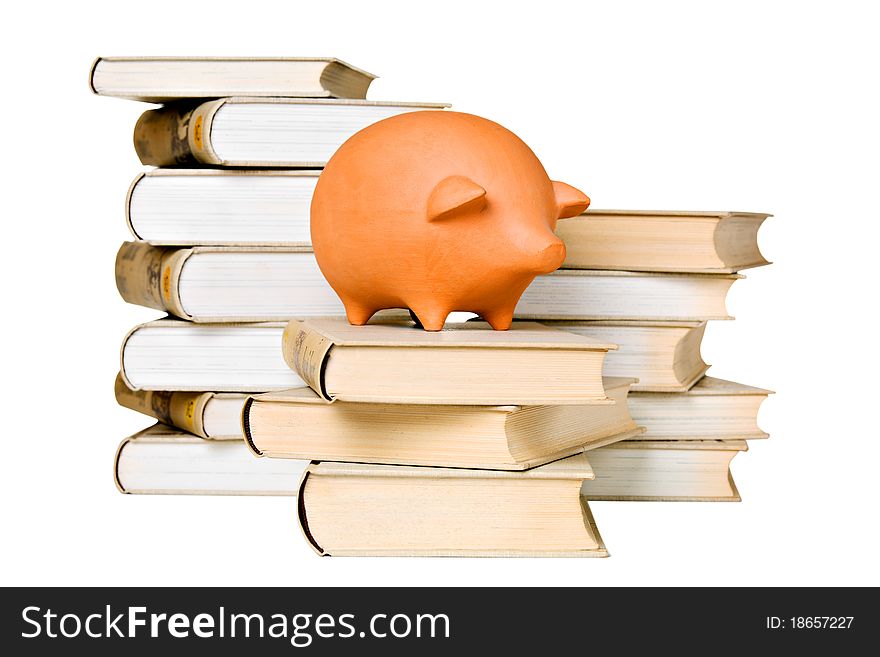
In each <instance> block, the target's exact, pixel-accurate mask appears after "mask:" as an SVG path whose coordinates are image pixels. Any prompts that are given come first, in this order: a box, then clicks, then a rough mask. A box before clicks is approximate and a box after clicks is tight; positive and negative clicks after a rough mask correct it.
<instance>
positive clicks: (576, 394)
mask: <svg viewBox="0 0 880 657" xmlns="http://www.w3.org/2000/svg"><path fill="white" fill-rule="evenodd" d="M616 348H617V347H616V346H615V345H612V344H608V343H606V342H602V341H599V340H595V339H592V338H588V337H585V336H580V335H575V334H573V333H566V332H565V331H559V330H557V329H554V328H550V327H548V326H543V325H542V324H537V323H534V322H514V323H513V325H512V326H511V327H510V330H507V331H493V330H492V329H491V328H490V327H489V325H488V324H486V323H485V322H473V321H471V322H464V323H459V324H447V325H446V328H444V329H443V330H442V331H436V332H429V331H424V330H422V329H421V328H416V327H415V326H414V325H413V324H412V323H392V322H388V323H380V324H367V325H365V326H352V325H351V324H349V323H348V322H347V321H346V320H345V319H344V318H326V319H312V320H308V321H300V320H293V321H291V322H290V323H289V324H288V325H287V328H286V329H285V330H284V336H283V339H282V353H283V354H284V360H285V362H286V363H287V364H288V365H289V366H290V367H291V368H292V369H293V370H295V371H296V372H297V374H299V375H300V376H301V377H302V379H303V380H304V381H305V382H306V383H308V384H309V386H311V388H312V389H313V390H314V391H315V392H317V393H318V394H319V395H320V396H321V397H323V398H324V399H326V400H328V401H332V400H335V399H339V400H340V401H350V402H369V403H394V404H466V405H474V404H476V405H546V404H552V405H558V404H591V403H600V404H606V403H607V404H611V403H613V401H612V400H611V399H609V398H608V396H607V395H606V393H605V388H604V386H603V382H602V363H603V361H604V360H605V354H606V353H607V352H608V350H609V349H616Z"/></svg>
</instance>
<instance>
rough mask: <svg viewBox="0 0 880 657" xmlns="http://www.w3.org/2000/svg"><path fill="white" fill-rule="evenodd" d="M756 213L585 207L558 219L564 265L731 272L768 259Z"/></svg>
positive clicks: (565, 267)
mask: <svg viewBox="0 0 880 657" xmlns="http://www.w3.org/2000/svg"><path fill="white" fill-rule="evenodd" d="M769 216H771V215H768V214H760V213H755V212H685V211H658V210H593V209H590V210H587V212H586V213H584V214H583V215H581V216H579V217H573V218H570V219H562V220H560V221H559V223H558V224H557V226H556V234H557V235H559V237H560V238H561V239H562V241H563V242H565V249H566V256H565V262H564V263H563V264H562V267H563V269H620V270H627V271H664V272H703V273H716V274H722V273H727V274H730V273H733V272H736V271H739V270H740V269H747V268H749V267H760V266H762V265H766V264H769V263H768V262H767V260H766V259H765V258H764V256H762V255H761V251H760V250H759V249H758V229H759V228H760V227H761V224H762V223H763V222H764V220H765V219H767V217H769Z"/></svg>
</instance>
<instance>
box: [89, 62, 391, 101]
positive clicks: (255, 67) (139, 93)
mask: <svg viewBox="0 0 880 657" xmlns="http://www.w3.org/2000/svg"><path fill="white" fill-rule="evenodd" d="M375 77H376V76H375V75H372V74H371V73H367V72H366V71H362V70H360V69H358V68H355V67H354V66H352V65H351V64H346V63H345V62H343V61H340V60H338V59H333V58H329V57H259V58H257V57H98V59H96V60H95V63H94V64H93V65H92V70H91V73H90V74H89V86H90V87H91V88H92V91H93V92H94V93H96V94H98V95H99V96H114V97H117V98H128V99H129V100H141V101H146V102H149V103H165V102H169V101H173V100H180V99H189V98H218V97H223V96H288V97H315V98H322V97H335V98H365V97H366V95H367V88H368V87H369V86H370V83H371V82H372V81H373V79H374V78H375Z"/></svg>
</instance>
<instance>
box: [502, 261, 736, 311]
mask: <svg viewBox="0 0 880 657" xmlns="http://www.w3.org/2000/svg"><path fill="white" fill-rule="evenodd" d="M738 278H743V277H742V276H741V275H738V274H669V273H656V272H630V271H607V270H603V271H591V270H574V269H559V270H557V271H555V272H553V273H551V274H546V275H544V276H538V277H537V278H535V280H534V281H532V284H531V285H529V287H528V288H526V291H525V292H524V293H523V295H522V297H521V298H520V300H519V303H518V304H517V306H516V311H515V313H514V317H516V318H518V319H582V320H587V319H608V320H621V319H624V320H654V321H685V322H701V321H705V320H708V319H732V317H731V316H730V315H728V314H727V307H726V305H725V299H726V297H727V291H728V290H729V289H730V286H731V285H733V283H734V281H736V280H737V279H738Z"/></svg>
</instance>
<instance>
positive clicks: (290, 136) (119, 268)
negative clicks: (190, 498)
mask: <svg viewBox="0 0 880 657" xmlns="http://www.w3.org/2000/svg"><path fill="white" fill-rule="evenodd" d="M374 77H375V76H373V75H372V74H370V73H366V72H365V71H362V70H360V69H357V68H355V67H353V66H350V65H349V64H346V63H344V62H341V61H339V60H336V59H328V58H274V59H273V58H269V59H266V58H261V59H241V58H167V57H158V58H156V57H145V58H144V57H134V58H130V57H110V58H99V59H97V60H96V61H95V63H94V65H93V67H92V70H91V73H90V78H89V82H90V86H91V89H92V91H93V92H94V93H96V94H98V95H104V96H110V97H117V98H124V99H128V100H135V101H142V102H149V103H158V104H160V105H161V106H160V107H158V108H157V109H151V110H148V111H146V112H145V113H144V114H143V115H142V116H141V117H140V119H139V120H138V122H137V125H136V126H135V129H134V145H135V149H136V151H137V154H138V156H139V158H140V160H141V162H142V163H143V164H145V165H149V166H151V167H155V168H151V169H149V170H148V171H146V172H142V173H140V174H138V175H137V177H136V178H135V179H134V181H133V183H132V184H131V187H130V188H129V190H128V195H127V198H126V220H127V223H128V227H129V229H130V231H131V233H132V235H133V236H134V238H135V241H130V242H126V243H124V244H123V245H122V246H121V248H120V249H119V252H118V254H117V259H116V282H117V287H118V289H119V292H120V294H121V295H122V297H123V298H124V299H125V300H126V301H128V302H130V303H134V304H138V305H142V306H146V307H150V308H155V309H157V310H161V311H163V312H166V313H168V315H167V316H166V317H163V318H161V319H157V320H155V321H152V322H148V323H146V324H143V325H141V326H136V327H135V328H133V329H132V330H131V331H130V332H129V334H128V335H127V336H126V337H125V339H124V341H123V345H122V351H121V367H120V371H119V374H118V376H117V379H116V386H115V390H116V398H117V400H118V401H119V403H120V404H122V405H123V406H127V407H130V408H132V409H135V410H137V411H140V412H142V413H145V414H147V415H150V416H152V417H154V418H157V419H159V420H160V424H158V425H156V426H154V427H151V428H149V429H147V430H145V431H143V432H141V433H140V434H138V439H137V440H132V441H124V442H123V444H122V445H121V446H120V450H119V451H118V453H117V462H116V481H117V485H118V486H119V487H120V489H121V490H123V491H125V492H151V493H236V492H249V493H265V494H275V493H287V492H289V491H290V490H291V489H292V488H294V486H293V484H292V483H291V482H292V480H294V479H295V477H296V476H298V475H299V474H301V472H302V470H303V468H304V464H302V463H298V462H295V461H284V462H270V461H268V460H257V459H252V458H248V459H247V460H241V459H240V457H241V456H242V455H245V456H246V455H247V452H246V450H245V449H244V443H243V442H242V433H241V429H240V421H239V416H240V413H241V407H242V404H243V401H244V399H245V398H246V394H247V393H254V392H265V391H269V390H282V389H289V388H293V387H297V386H304V385H305V384H304V383H303V382H302V380H301V379H300V378H299V377H298V376H296V374H294V373H293V372H292V371H290V370H289V369H288V368H287V367H286V366H285V365H284V361H283V359H282V357H281V347H280V345H281V330H282V329H283V326H284V324H283V323H281V322H280V321H279V320H286V319H289V318H291V317H309V316H319V315H328V314H335V313H338V312H340V311H341V308H342V307H341V304H340V303H339V301H338V299H336V298H335V295H333V294H331V293H329V292H331V291H329V289H328V288H327V286H326V283H325V282H324V280H323V277H322V276H321V274H320V271H319V270H318V268H317V265H316V263H315V261H314V258H313V257H312V255H311V253H310V249H309V204H310V201H311V196H312V192H313V190H314V186H315V184H316V182H317V178H318V175H319V174H320V172H321V168H322V167H323V165H324V163H325V162H326V161H327V160H328V159H329V157H330V156H331V155H332V154H333V152H334V151H335V150H336V148H338V147H339V145H341V144H342V143H343V142H344V141H345V140H346V139H347V138H348V137H349V136H351V135H352V134H354V133H355V132H357V131H358V130H360V129H362V128H364V127H366V126H367V125H370V124H371V123H374V122H375V121H378V120H381V119H383V118H386V117H389V116H394V115H396V114H400V113H402V112H409V111H414V110H442V109H443V108H444V107H446V105H444V104H438V103H399V102H375V101H368V100H365V97H366V93H367V89H368V88H369V86H370V83H371V82H372V80H373V79H374ZM163 450H166V451H164V452H163ZM167 450H170V451H167ZM230 463H235V464H236V465H235V466H232V467H230ZM238 466H241V469H240V472H237V473H236V467H238ZM237 475H240V476H237Z"/></svg>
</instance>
